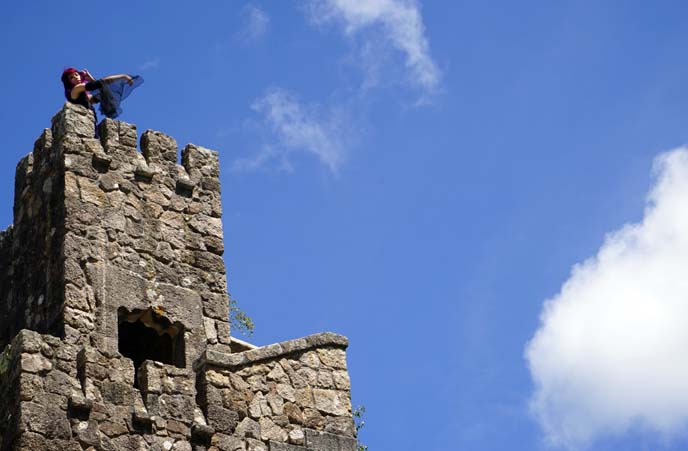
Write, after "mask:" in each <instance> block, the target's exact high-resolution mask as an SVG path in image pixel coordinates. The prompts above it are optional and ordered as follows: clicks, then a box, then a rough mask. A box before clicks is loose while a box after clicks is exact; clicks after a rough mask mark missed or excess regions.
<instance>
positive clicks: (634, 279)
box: [526, 148, 688, 449]
mask: <svg viewBox="0 0 688 451" xmlns="http://www.w3.org/2000/svg"><path fill="white" fill-rule="evenodd" d="M655 174H656V181H655V184H654V186H653V188H652V190H651V191H650V193H649V195H648V200H647V207H646V210H645V215H644V218H643V220H642V221H641V222H640V223H636V224H627V225H625V226H624V227H622V228H621V229H619V230H617V231H615V232H613V233H611V234H609V235H608V236H607V237H606V239H605V242H604V244H603V245H602V247H601V248H600V250H599V251H598V252H597V255H595V256H594V257H592V258H590V259H589V260H587V261H585V262H583V263H581V264H579V265H576V266H575V267H574V268H573V270H572V273H571V276H570V278H569V279H568V280H567V281H566V283H564V285H563V286H562V288H561V291H560V292H559V294H557V295H556V296H555V297H554V298H552V299H550V300H548V301H547V302H546V303H545V306H544V308H543V311H542V314H541V325H540V328H539V330H538V331H537V333H536V334H535V336H534V337H533V339H532V340H531V341H530V343H529V344H528V345H527V348H526V358H527V360H528V363H529V365H530V371H531V374H532V377H533V381H534V383H535V392H534V394H533V397H532V404H531V405H532V409H533V412H534V414H535V415H536V416H537V418H538V420H539V421H540V423H541V424H542V426H543V428H544V431H545V432H546V434H547V437H548V439H549V441H550V442H552V443H553V444H556V445H560V446H563V447H568V448H570V449H579V448H583V447H585V446H586V445H587V444H588V443H590V442H591V441H593V440H595V439H597V438H599V437H601V436H604V435H609V434H623V433H624V432H626V431H628V430H629V428H631V427H641V428H643V429H645V430H650V431H654V432H656V433H658V434H659V435H660V436H661V437H663V438H672V437H675V436H676V435H677V434H682V433H685V431H686V428H687V427H688V353H686V349H688V207H687V206H688V149H686V148H681V149H677V150H674V151H671V152H667V153H665V154H662V155H660V156H659V157H658V158H657V159H656V160H655Z"/></svg>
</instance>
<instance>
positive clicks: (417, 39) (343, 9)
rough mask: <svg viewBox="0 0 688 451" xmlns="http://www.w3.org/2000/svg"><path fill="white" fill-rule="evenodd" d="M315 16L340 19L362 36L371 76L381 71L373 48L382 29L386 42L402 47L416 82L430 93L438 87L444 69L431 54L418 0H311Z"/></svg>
mask: <svg viewBox="0 0 688 451" xmlns="http://www.w3.org/2000/svg"><path fill="white" fill-rule="evenodd" d="M307 5H308V7H309V8H308V10H309V13H310V18H311V20H312V21H313V22H314V23H316V24H324V23H329V22H336V23H339V24H340V25H341V26H342V27H343V29H344V32H345V34H346V35H347V36H349V37H351V38H353V39H356V38H360V39H362V43H361V58H362V59H363V60H364V61H365V64H366V66H367V68H368V72H369V80H368V81H369V82H370V76H371V75H372V76H373V77H374V76H375V74H376V73H377V72H378V71H379V67H378V66H377V64H376V63H375V61H376V60H377V58H371V55H370V52H371V49H377V48H378V43H377V42H376V38H378V37H379V34H375V33H372V34H371V33H370V32H375V31H378V30H379V31H382V36H383V39H384V42H385V44H387V45H391V46H392V47H393V48H395V49H397V50H399V51H401V52H402V53H403V54H404V56H405V62H406V67H407V69H408V70H409V72H410V78H411V80H412V82H413V83H414V84H416V85H417V86H419V87H420V88H422V89H423V90H424V91H425V92H426V93H433V92H435V91H436V90H437V88H438V87H439V84H440V80H441V73H440V70H439V69H438V68H437V65H436V64H435V62H434V61H433V59H432V57H431V56H430V46H429V44H428V40H427V38H426V37H425V26H424V25H423V18H422V16H421V12H420V7H419V5H418V2H417V1H415V0H366V1H360V0H309V1H308V2H307Z"/></svg>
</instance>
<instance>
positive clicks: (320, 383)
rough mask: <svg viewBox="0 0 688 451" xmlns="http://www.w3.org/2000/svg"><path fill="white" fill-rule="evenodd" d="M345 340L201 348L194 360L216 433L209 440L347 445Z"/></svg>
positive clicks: (254, 445)
mask: <svg viewBox="0 0 688 451" xmlns="http://www.w3.org/2000/svg"><path fill="white" fill-rule="evenodd" d="M347 345H348V342H347V340H346V338H344V337H342V336H339V335H335V334H318V335H313V336H310V337H306V338H302V339H298V340H291V341H287V342H283V343H278V344H274V345H269V346H266V347H263V348H258V349H254V350H250V351H245V352H242V353H238V354H225V353H220V352H215V351H212V350H207V351H206V352H205V353H204V355H203V356H202V358H201V359H200V360H199V362H198V364H197V369H198V371H199V376H200V377H199V379H198V393H199V398H198V399H199V405H200V406H201V409H202V410H203V412H204V413H205V415H206V418H207V421H208V424H209V425H210V426H211V427H212V428H214V429H215V430H217V431H223V432H222V433H218V434H216V435H215V436H214V437H213V444H219V443H231V444H232V446H233V447H234V448H231V447H230V449H242V450H243V449H246V450H249V451H261V450H264V451H267V450H268V449H270V450H285V451H306V450H308V449H310V450H316V449H328V450H330V449H332V450H340V449H341V450H347V451H349V450H351V451H353V450H355V449H356V440H355V439H354V437H355V427H354V422H353V419H352V416H351V415H352V414H351V396H350V392H349V390H350V383H349V375H348V372H347V369H346V354H345V349H346V347H347ZM228 433H231V435H230V434H228ZM323 443H330V445H329V447H328V446H323ZM332 443H334V444H335V445H336V446H333V445H332Z"/></svg>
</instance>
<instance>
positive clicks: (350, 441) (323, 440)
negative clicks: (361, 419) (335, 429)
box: [304, 429, 357, 451]
mask: <svg viewBox="0 0 688 451" xmlns="http://www.w3.org/2000/svg"><path fill="white" fill-rule="evenodd" d="M304 432H305V434H306V446H307V447H308V448H313V449H317V450H327V451H356V445H357V443H356V439H354V438H351V437H343V436H341V435H335V434H329V433H327V432H319V431H314V430H312V429H306V430H305V431H304Z"/></svg>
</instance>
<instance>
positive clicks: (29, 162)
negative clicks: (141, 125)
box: [0, 103, 356, 451]
mask: <svg viewBox="0 0 688 451" xmlns="http://www.w3.org/2000/svg"><path fill="white" fill-rule="evenodd" d="M98 131H99V136H100V138H94V137H93V135H94V131H93V115H92V113H91V112H90V111H89V110H87V109H85V108H83V107H81V106H78V105H72V104H69V103H67V104H65V106H64V108H63V109H62V110H61V111H60V112H59V113H58V114H57V115H56V116H55V117H54V118H53V121H52V128H51V129H46V130H45V131H44V132H43V134H42V135H41V136H40V137H39V138H38V140H37V141H36V144H35V146H34V150H33V152H32V153H31V154H29V155H27V156H26V157H24V158H23V159H22V160H21V161H20V162H19V164H18V166H17V174H16V180H15V197H14V224H13V225H12V226H11V227H10V228H8V229H7V230H5V231H4V232H0V352H2V353H1V354H0V451H19V450H21V451H29V450H30V451H72V450H73V451H83V450H89V451H96V450H97V451H110V450H159V451H170V450H177V451H192V450H193V451H220V450H222V451H235V450H246V451H248V450H255V451H259V450H263V451H354V450H355V449H356V440H355V427H354V423H353V419H352V413H351V400H350V392H349V388H350V387H349V376H348V372H347V369H346V355H345V350H346V347H347V344H348V342H347V339H346V338H345V337H342V336H339V335H335V334H332V333H323V334H316V335H312V336H309V337H305V338H300V339H296V340H291V341H286V342H282V343H277V344H273V345H269V346H265V347H260V348H256V347H254V346H251V345H249V344H246V343H243V342H241V341H238V340H234V339H233V338H232V337H231V336H230V331H229V322H228V298H227V284H226V276H225V265H224V261H223V259H222V254H223V252H224V245H223V232H222V222H221V215H222V205H221V201H220V180H219V163H218V156H217V153H216V152H214V151H211V150H208V149H204V148H202V147H198V146H194V145H191V144H189V145H187V146H186V147H185V148H184V149H183V150H182V152H181V153H182V164H181V165H179V164H178V163H177V143H176V141H175V140H174V139H173V138H171V137H169V136H166V135H164V134H162V133H159V132H154V131H150V130H149V131H146V132H145V133H143V135H142V136H141V140H140V146H141V152H139V151H138V150H137V147H136V142H137V135H136V127H135V126H133V125H130V124H127V123H124V122H119V121H112V120H109V119H106V120H104V121H103V122H102V123H101V124H100V125H99V126H98Z"/></svg>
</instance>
